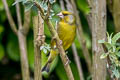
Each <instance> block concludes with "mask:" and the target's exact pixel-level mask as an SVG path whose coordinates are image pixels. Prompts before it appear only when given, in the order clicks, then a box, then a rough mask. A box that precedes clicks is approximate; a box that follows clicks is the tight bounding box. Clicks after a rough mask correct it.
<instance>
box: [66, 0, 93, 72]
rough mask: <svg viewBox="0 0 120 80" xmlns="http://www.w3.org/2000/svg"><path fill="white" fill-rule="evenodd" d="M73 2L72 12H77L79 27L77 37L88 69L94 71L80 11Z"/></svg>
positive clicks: (72, 1)
mask: <svg viewBox="0 0 120 80" xmlns="http://www.w3.org/2000/svg"><path fill="white" fill-rule="evenodd" d="M66 2H69V1H68V0H66ZM71 4H72V12H74V13H75V17H76V24H77V26H78V27H77V37H78V40H79V42H80V45H81V47H82V51H83V55H84V57H85V60H86V63H87V66H88V70H89V72H90V73H91V72H92V62H91V57H90V53H89V51H88V48H87V46H86V41H85V38H84V36H83V30H82V25H81V20H80V16H79V13H78V11H77V8H76V5H75V1H74V0H71Z"/></svg>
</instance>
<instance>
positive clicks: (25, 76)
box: [2, 0, 30, 80]
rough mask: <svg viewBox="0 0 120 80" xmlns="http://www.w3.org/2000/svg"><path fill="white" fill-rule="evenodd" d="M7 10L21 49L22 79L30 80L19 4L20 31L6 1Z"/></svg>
mask: <svg viewBox="0 0 120 80" xmlns="http://www.w3.org/2000/svg"><path fill="white" fill-rule="evenodd" d="M2 2H3V4H4V6H5V10H6V13H7V17H8V21H9V24H10V26H11V29H12V30H13V32H14V33H15V34H16V35H17V37H18V40H19V47H20V58H21V59H20V60H21V68H22V77H23V80H30V76H29V67H28V59H27V46H26V36H25V35H23V33H22V31H21V30H20V28H22V23H21V16H20V8H19V4H17V5H16V9H17V19H18V24H19V30H17V29H16V25H15V22H14V21H13V18H12V16H11V13H10V11H9V8H8V4H7V2H6V0H2Z"/></svg>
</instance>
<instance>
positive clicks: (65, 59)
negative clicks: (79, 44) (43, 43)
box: [35, 2, 74, 80]
mask: <svg viewBox="0 0 120 80" xmlns="http://www.w3.org/2000/svg"><path fill="white" fill-rule="evenodd" d="M48 4H50V3H48ZM35 5H36V7H37V8H38V9H39V11H40V13H41V17H42V19H43V20H44V21H45V22H46V24H47V25H48V29H49V30H50V32H51V34H52V37H53V39H54V40H55V41H56V45H57V48H58V51H59V53H60V57H61V59H62V62H63V65H64V68H65V71H66V74H67V77H68V79H69V80H74V77H73V74H72V70H71V68H70V65H69V64H66V63H68V57H67V55H66V54H65V51H64V49H63V46H62V45H61V40H60V38H59V36H58V34H57V32H56V30H55V28H54V26H53V24H52V23H51V21H50V20H49V19H48V18H46V17H44V13H43V10H42V8H41V7H40V5H39V4H38V3H36V2H35ZM49 6H50V7H51V5H49ZM49 11H50V8H49ZM49 11H48V12H49ZM48 14H49V13H48Z"/></svg>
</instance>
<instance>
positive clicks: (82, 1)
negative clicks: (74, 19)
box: [76, 0, 90, 14]
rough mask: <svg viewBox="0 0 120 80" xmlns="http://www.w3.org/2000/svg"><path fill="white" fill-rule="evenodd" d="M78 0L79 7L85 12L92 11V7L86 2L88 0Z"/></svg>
mask: <svg viewBox="0 0 120 80" xmlns="http://www.w3.org/2000/svg"><path fill="white" fill-rule="evenodd" d="M76 1H77V5H78V8H79V9H80V10H81V11H82V12H84V13H85V14H89V13H90V8H89V6H88V4H87V2H86V0H76Z"/></svg>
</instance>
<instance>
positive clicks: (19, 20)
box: [16, 3, 22, 29]
mask: <svg viewBox="0 0 120 80" xmlns="http://www.w3.org/2000/svg"><path fill="white" fill-rule="evenodd" d="M16 13H17V21H18V27H19V29H22V20H21V15H20V13H21V12H20V6H19V3H17V4H16Z"/></svg>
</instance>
